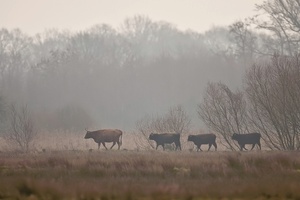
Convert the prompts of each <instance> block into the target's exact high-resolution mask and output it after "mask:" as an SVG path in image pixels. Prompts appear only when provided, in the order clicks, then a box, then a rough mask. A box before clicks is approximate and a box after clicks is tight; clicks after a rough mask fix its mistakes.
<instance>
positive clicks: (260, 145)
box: [257, 142, 261, 150]
mask: <svg viewBox="0 0 300 200" xmlns="http://www.w3.org/2000/svg"><path fill="white" fill-rule="evenodd" d="M257 145H258V146H259V149H260V150H261V145H260V142H258V143H257Z"/></svg>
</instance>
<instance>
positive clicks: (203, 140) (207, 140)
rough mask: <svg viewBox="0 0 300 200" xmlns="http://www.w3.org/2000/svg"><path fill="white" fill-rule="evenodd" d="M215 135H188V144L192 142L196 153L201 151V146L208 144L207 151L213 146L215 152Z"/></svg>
mask: <svg viewBox="0 0 300 200" xmlns="http://www.w3.org/2000/svg"><path fill="white" fill-rule="evenodd" d="M216 138H217V137H216V135H215V134H213V133H208V134H198V135H189V137H188V142H194V144H195V145H196V146H197V151H199V149H200V151H202V149H201V148H200V147H201V145H202V144H208V145H209V147H208V151H209V150H210V148H211V146H212V145H214V147H215V150H217V143H216Z"/></svg>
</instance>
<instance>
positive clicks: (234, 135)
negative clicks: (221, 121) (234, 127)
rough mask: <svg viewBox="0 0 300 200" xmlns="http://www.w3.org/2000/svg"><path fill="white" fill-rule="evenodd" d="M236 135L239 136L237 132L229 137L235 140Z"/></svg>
mask: <svg viewBox="0 0 300 200" xmlns="http://www.w3.org/2000/svg"><path fill="white" fill-rule="evenodd" d="M238 137H239V134H238V133H233V135H232V136H231V139H233V140H237V139H238Z"/></svg>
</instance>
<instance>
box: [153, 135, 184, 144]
mask: <svg viewBox="0 0 300 200" xmlns="http://www.w3.org/2000/svg"><path fill="white" fill-rule="evenodd" d="M151 138H152V140H154V141H155V142H157V143H159V144H165V143H166V144H171V143H173V142H175V143H179V142H180V134H178V133H160V134H157V133H153V134H152V137H151ZM151 138H150V139H151Z"/></svg>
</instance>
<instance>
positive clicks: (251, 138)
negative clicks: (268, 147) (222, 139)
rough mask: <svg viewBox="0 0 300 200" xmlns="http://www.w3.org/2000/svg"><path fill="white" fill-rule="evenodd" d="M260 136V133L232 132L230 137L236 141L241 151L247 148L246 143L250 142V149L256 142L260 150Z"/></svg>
mask: <svg viewBox="0 0 300 200" xmlns="http://www.w3.org/2000/svg"><path fill="white" fill-rule="evenodd" d="M260 138H261V134H260V133H247V134H238V133H234V134H233V135H232V137H231V139H233V140H236V141H237V142H238V144H239V146H240V150H241V151H243V149H245V150H248V149H246V148H245V145H246V144H252V148H251V150H252V149H253V148H254V146H255V145H256V144H257V145H258V146H259V149H260V150H261V145H260Z"/></svg>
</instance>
